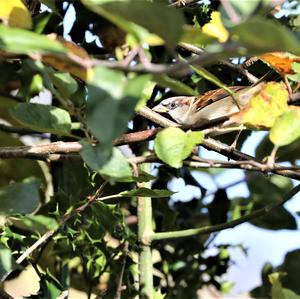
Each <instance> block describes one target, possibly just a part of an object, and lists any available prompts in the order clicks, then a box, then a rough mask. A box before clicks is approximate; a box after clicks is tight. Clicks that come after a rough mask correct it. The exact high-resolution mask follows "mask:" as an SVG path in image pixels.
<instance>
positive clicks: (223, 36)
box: [202, 11, 229, 43]
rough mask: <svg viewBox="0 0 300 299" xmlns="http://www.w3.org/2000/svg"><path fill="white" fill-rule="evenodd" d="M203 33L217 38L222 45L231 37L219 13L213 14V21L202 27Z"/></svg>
mask: <svg viewBox="0 0 300 299" xmlns="http://www.w3.org/2000/svg"><path fill="white" fill-rule="evenodd" d="M202 32H203V33H205V34H208V35H211V36H213V37H216V38H217V39H218V40H219V42H221V43H224V42H226V40H227V39H228V37H229V33H228V31H227V30H226V28H225V27H224V25H223V23H222V20H221V14H220V12H218V11H214V12H212V14H211V20H210V22H209V23H207V24H205V25H204V26H203V27H202Z"/></svg>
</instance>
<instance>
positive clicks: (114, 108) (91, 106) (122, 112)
mask: <svg viewBox="0 0 300 299" xmlns="http://www.w3.org/2000/svg"><path fill="white" fill-rule="evenodd" d="M149 78H150V77H149V76H148V75H143V76H137V77H134V78H126V77H125V76H124V74H123V73H122V72H119V71H114V70H109V69H105V68H97V69H96V70H95V76H94V78H93V80H92V81H91V82H89V85H88V99H87V124H88V127H89V128H90V129H91V131H92V132H93V134H94V135H95V136H96V137H97V138H98V139H99V140H101V143H102V144H105V145H107V144H111V142H112V140H113V139H114V138H116V137H117V136H119V135H120V134H121V133H123V132H124V131H125V130H126V128H127V123H128V121H129V120H130V119H131V117H132V116H133V115H134V108H135V106H136V104H137V102H138V100H139V98H140V96H141V94H142V91H143V88H144V86H145V84H146V82H147V81H148V80H149Z"/></svg>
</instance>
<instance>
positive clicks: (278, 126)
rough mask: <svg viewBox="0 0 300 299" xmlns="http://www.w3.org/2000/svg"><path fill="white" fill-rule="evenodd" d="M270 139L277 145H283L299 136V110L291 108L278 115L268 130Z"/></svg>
mask: <svg viewBox="0 0 300 299" xmlns="http://www.w3.org/2000/svg"><path fill="white" fill-rule="evenodd" d="M269 137H270V140H271V141H272V142H273V143H274V144H275V145H277V146H284V145H287V144H290V143H292V142H294V141H296V140H297V139H298V138H299V137H300V110H291V111H287V112H285V113H283V114H282V115H280V116H278V117H277V118H276V120H275V123H274V125H273V127H272V128H271V130H270V135H269Z"/></svg>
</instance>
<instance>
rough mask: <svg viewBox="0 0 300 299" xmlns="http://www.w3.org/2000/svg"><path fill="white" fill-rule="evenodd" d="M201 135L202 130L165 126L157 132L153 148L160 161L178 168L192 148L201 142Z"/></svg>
mask: <svg viewBox="0 0 300 299" xmlns="http://www.w3.org/2000/svg"><path fill="white" fill-rule="evenodd" d="M203 137H204V136H203V133H202V132H192V131H189V132H184V131H182V130H181V129H179V128H167V129H164V130H163V131H161V132H159V133H158V134H157V136H156V138H155V143H154V149H155V152H156V154H157V156H158V157H159V158H160V159H161V160H162V161H164V162H165V163H167V164H168V165H170V166H172V167H175V168H179V167H181V166H182V161H183V160H184V159H186V158H187V157H188V156H189V155H190V154H191V152H192V150H193V148H194V147H195V146H196V145H197V144H199V143H201V142H202V140H203Z"/></svg>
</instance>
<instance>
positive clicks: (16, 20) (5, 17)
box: [0, 0, 32, 29]
mask: <svg viewBox="0 0 300 299" xmlns="http://www.w3.org/2000/svg"><path fill="white" fill-rule="evenodd" d="M0 20H1V21H2V23H3V24H5V25H8V26H10V27H19V28H24V29H30V28H31V26H32V20H31V14H30V12H29V11H28V9H27V7H26V6H25V5H24V3H23V1H22V0H5V1H0Z"/></svg>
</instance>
